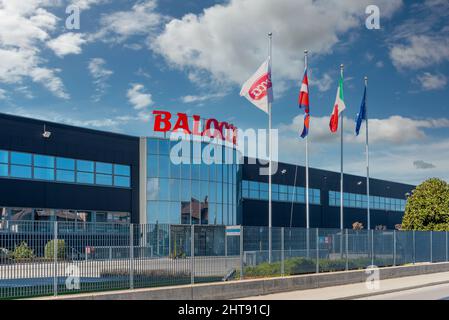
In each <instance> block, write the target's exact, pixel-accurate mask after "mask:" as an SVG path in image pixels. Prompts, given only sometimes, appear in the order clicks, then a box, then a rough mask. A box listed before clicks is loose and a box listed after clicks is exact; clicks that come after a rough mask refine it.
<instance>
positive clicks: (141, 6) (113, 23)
mask: <svg viewBox="0 0 449 320" xmlns="http://www.w3.org/2000/svg"><path fill="white" fill-rule="evenodd" d="M156 7H157V5H156V0H146V1H142V2H138V3H136V4H134V5H133V6H132V8H131V10H128V11H118V12H114V13H111V14H104V15H103V16H102V17H101V19H100V30H99V31H98V32H97V33H96V34H94V35H92V38H93V39H101V40H103V41H105V42H119V43H120V42H123V41H125V40H126V39H128V38H129V37H132V36H136V35H144V36H148V35H150V34H152V33H153V32H154V31H155V30H156V28H157V27H158V26H159V25H160V24H161V22H162V20H163V17H162V16H161V15H160V14H159V13H157V12H156Z"/></svg>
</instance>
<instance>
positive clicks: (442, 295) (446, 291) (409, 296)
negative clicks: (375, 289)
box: [358, 284, 449, 300]
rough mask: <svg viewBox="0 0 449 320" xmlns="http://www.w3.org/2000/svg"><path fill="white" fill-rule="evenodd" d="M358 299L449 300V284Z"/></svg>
mask: <svg viewBox="0 0 449 320" xmlns="http://www.w3.org/2000/svg"><path fill="white" fill-rule="evenodd" d="M358 300H449V284H442V285H437V286H430V287H423V288H419V289H412V290H405V291H399V292H393V293H388V294H381V295H377V296H372V297H366V298H361V299H358Z"/></svg>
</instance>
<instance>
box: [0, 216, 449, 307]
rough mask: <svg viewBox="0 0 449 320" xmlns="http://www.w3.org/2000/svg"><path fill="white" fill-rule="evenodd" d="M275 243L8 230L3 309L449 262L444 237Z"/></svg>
mask: <svg viewBox="0 0 449 320" xmlns="http://www.w3.org/2000/svg"><path fill="white" fill-rule="evenodd" d="M236 230H239V231H237V232H236ZM271 233H272V253H271V255H270V253H269V251H268V250H269V244H268V239H269V229H268V228H267V227H234V228H233V231H232V233H231V232H229V233H228V232H227V231H226V227H225V226H212V225H209V226H205V225H165V224H164V225H161V224H159V225H158V224H148V225H134V224H131V225H130V224H92V223H83V224H82V225H81V224H77V225H73V224H70V223H66V222H39V221H20V222H18V221H8V223H2V228H1V229H0V299H13V298H24V297H33V296H44V295H61V294H71V293H81V292H93V291H106V290H118V289H130V288H145V287H157V286H166V285H181V284H194V283H201V282H212V281H227V280H238V279H243V278H258V277H267V276H287V275H296V274H305V273H316V272H333V271H342V270H351V269H361V268H366V267H368V266H370V265H376V266H378V267H383V266H394V265H403V264H409V263H419V262H443V261H448V249H449V248H448V245H449V239H448V233H447V232H436V231H428V232H424V231H393V230H387V231H377V230H370V231H366V230H362V231H355V230H347V229H345V230H340V229H323V228H319V229H318V228H311V229H303V228H272V232H271ZM270 257H271V260H270Z"/></svg>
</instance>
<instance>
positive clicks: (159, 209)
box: [147, 199, 237, 225]
mask: <svg viewBox="0 0 449 320" xmlns="http://www.w3.org/2000/svg"><path fill="white" fill-rule="evenodd" d="M147 217H148V222H149V223H171V224H179V223H181V224H203V225H204V224H209V225H211V224H218V225H222V224H224V225H234V224H235V223H236V221H237V208H236V206H235V205H231V204H228V205H227V204H220V203H208V202H204V201H197V200H195V199H192V200H191V201H182V202H179V201H148V203H147Z"/></svg>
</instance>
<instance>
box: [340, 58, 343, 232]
mask: <svg viewBox="0 0 449 320" xmlns="http://www.w3.org/2000/svg"><path fill="white" fill-rule="evenodd" d="M343 69H344V65H343V64H341V65H340V76H341V80H342V81H344V80H343V79H344V78H343ZM340 123H341V128H340V158H341V159H340V169H341V172H340V229H341V230H343V112H341V113H340Z"/></svg>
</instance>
